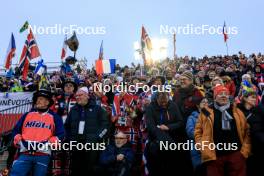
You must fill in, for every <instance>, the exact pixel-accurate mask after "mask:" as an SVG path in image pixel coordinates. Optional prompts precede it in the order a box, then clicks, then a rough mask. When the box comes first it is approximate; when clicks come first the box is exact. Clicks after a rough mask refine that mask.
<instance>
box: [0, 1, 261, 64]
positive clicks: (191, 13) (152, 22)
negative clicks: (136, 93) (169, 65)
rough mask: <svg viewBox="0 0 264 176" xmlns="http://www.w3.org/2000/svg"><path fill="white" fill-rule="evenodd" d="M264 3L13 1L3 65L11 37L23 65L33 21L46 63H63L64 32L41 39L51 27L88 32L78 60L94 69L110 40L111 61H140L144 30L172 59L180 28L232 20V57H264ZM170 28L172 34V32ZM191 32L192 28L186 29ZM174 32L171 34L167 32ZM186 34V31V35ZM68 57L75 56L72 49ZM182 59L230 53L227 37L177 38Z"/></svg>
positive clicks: (0, 58) (4, 8)
mask: <svg viewBox="0 0 264 176" xmlns="http://www.w3.org/2000/svg"><path fill="white" fill-rule="evenodd" d="M263 7H264V2H263V1H260V0H250V1H249V0H232V1H230V0H221V1H212V0H200V1H197V0H162V1H161V0H160V1H159V0H157V1H153V0H101V1H98V0H95V1H91V0H74V1H69V0H63V1H59V0H58V1H54V0H45V1H34V0H25V1H20V0H13V1H3V2H2V3H1V6H0V17H1V32H0V64H1V65H2V64H3V62H4V58H5V55H6V49H7V46H8V43H9V40H10V35H11V32H13V33H14V36H15V40H16V46H17V50H16V57H15V58H14V61H13V63H17V62H18V60H19V57H20V55H21V51H22V47H23V45H24V42H25V39H26V34H27V33H26V32H24V33H22V34H20V33H19V29H20V27H21V26H22V25H23V23H24V22H25V21H26V20H28V21H29V23H30V24H31V25H32V26H33V27H34V26H36V27H37V29H38V30H39V31H38V32H39V33H38V32H37V33H36V34H35V37H36V40H37V43H38V46H39V49H40V52H41V54H42V58H43V59H44V60H45V62H51V61H52V62H54V61H58V62H60V53H61V48H62V42H63V39H64V34H63V32H59V31H58V33H57V34H51V32H50V31H48V32H49V34H40V33H41V32H43V31H42V30H43V29H45V30H46V29H47V27H54V26H56V25H57V26H58V28H57V29H59V26H61V28H62V27H70V25H73V29H74V28H75V27H76V26H77V27H80V28H83V29H85V28H86V29H87V33H86V34H85V33H83V34H79V35H78V36H77V37H78V39H79V42H80V46H79V50H78V52H77V58H81V57H86V58H87V60H88V62H89V65H92V64H93V63H94V60H95V59H97V58H98V53H99V48H100V43H101V40H104V56H105V58H106V59H107V58H111V59H114V58H115V59H117V63H120V64H121V65H125V64H130V63H131V62H132V61H134V62H138V61H135V58H134V49H133V43H134V42H135V41H139V40H140V35H141V26H142V24H143V25H144V26H145V28H146V30H147V32H148V34H149V36H150V37H151V38H167V39H168V40H169V46H168V55H169V56H172V55H173V53H172V48H173V47H172V32H173V30H174V29H176V28H177V27H185V28H186V26H188V25H189V26H192V27H193V29H194V27H198V28H199V27H201V26H202V25H205V28H207V27H220V31H221V28H222V26H223V23H224V21H226V25H227V27H230V28H232V30H233V31H231V32H233V34H230V35H229V40H228V45H229V53H230V54H233V53H237V52H238V51H240V50H241V51H243V52H245V53H246V54H251V53H252V52H263V39H264V37H263V28H264V20H263V17H264V14H263ZM165 29H169V30H170V31H169V32H168V31H166V30H165ZM185 30H186V29H185ZM166 32H168V33H166ZM185 32H186V31H185ZM67 54H68V55H72V53H71V51H70V50H68V53H67ZM177 54H178V55H180V56H184V55H190V56H196V57H201V56H203V55H205V54H208V55H217V54H226V47H225V44H224V42H223V35H222V34H209V32H208V31H205V33H204V34H183V31H178V33H177Z"/></svg>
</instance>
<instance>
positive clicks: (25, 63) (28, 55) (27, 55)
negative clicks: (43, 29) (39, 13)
mask: <svg viewBox="0 0 264 176" xmlns="http://www.w3.org/2000/svg"><path fill="white" fill-rule="evenodd" d="M39 56H40V52H39V48H38V46H37V43H36V40H35V38H34V36H33V33H32V31H31V29H30V31H29V34H28V36H27V40H26V42H25V45H24V47H23V50H22V54H21V57H20V60H19V68H20V69H21V70H22V78H23V80H25V79H26V77H27V74H28V67H29V62H30V60H32V59H34V58H36V57H39Z"/></svg>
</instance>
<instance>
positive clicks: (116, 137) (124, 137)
mask: <svg viewBox="0 0 264 176" xmlns="http://www.w3.org/2000/svg"><path fill="white" fill-rule="evenodd" d="M115 139H127V138H125V137H115Z"/></svg>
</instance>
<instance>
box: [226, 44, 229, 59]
mask: <svg viewBox="0 0 264 176" xmlns="http://www.w3.org/2000/svg"><path fill="white" fill-rule="evenodd" d="M225 43H226V54H227V56H228V55H229V54H228V44H227V41H226V42H225Z"/></svg>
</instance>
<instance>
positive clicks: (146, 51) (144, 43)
mask: <svg viewBox="0 0 264 176" xmlns="http://www.w3.org/2000/svg"><path fill="white" fill-rule="evenodd" d="M151 50H152V44H151V40H150V38H149V36H148V34H147V32H146V29H145V28H144V26H142V31H141V52H142V57H143V60H144V64H148V63H151Z"/></svg>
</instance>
